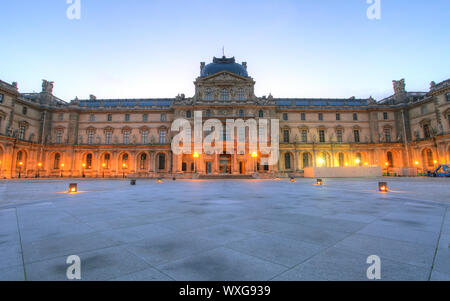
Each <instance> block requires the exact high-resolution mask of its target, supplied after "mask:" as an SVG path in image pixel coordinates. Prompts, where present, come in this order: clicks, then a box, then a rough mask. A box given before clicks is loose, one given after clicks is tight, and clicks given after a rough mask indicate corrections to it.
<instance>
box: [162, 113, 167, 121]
mask: <svg viewBox="0 0 450 301" xmlns="http://www.w3.org/2000/svg"><path fill="white" fill-rule="evenodd" d="M166 119H167V118H166V114H161V121H162V122H164V121H166Z"/></svg>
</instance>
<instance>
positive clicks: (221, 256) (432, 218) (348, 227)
mask: <svg viewBox="0 0 450 301" xmlns="http://www.w3.org/2000/svg"><path fill="white" fill-rule="evenodd" d="M384 180H387V181H388V182H389V188H390V189H391V190H393V191H392V192H389V193H387V194H382V193H378V192H377V188H378V181H379V180H378V179H351V180H350V179H326V180H325V186H322V187H320V186H315V185H313V184H314V180H312V179H299V180H297V182H296V183H291V182H289V181H287V180H282V181H269V180H237V181H234V180H224V181H175V182H173V181H168V180H166V181H164V183H160V184H158V183H156V182H155V181H151V180H139V181H138V182H137V186H130V185H129V181H121V180H105V181H102V180H76V181H75V182H78V183H79V189H80V190H81V192H80V193H77V194H73V195H69V194H67V193H65V191H66V190H67V188H68V184H69V183H70V182H74V181H70V180H41V181H34V180H23V181H1V182H0V254H1V257H0V280H33V281H40V280H67V278H66V269H67V267H68V266H69V265H68V264H66V259H67V256H69V255H78V256H79V257H80V258H81V276H82V280H367V277H366V271H367V269H368V267H369V266H370V265H369V264H367V263H366V260H367V257H368V256H370V255H377V256H379V257H380V258H381V277H382V280H450V249H449V245H450V212H448V207H449V205H450V198H449V187H450V185H449V183H450V182H449V179H419V178H413V179H407V178H391V179H384Z"/></svg>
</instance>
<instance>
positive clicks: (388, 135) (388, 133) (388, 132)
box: [384, 129, 391, 142]
mask: <svg viewBox="0 0 450 301" xmlns="http://www.w3.org/2000/svg"><path fill="white" fill-rule="evenodd" d="M384 139H385V140H386V142H391V130H390V129H385V130H384Z"/></svg>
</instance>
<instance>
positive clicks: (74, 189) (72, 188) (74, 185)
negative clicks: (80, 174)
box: [69, 183, 78, 193]
mask: <svg viewBox="0 0 450 301" xmlns="http://www.w3.org/2000/svg"><path fill="white" fill-rule="evenodd" d="M76 192H78V184H77V183H72V184H69V193H76Z"/></svg>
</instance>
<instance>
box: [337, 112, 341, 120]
mask: <svg viewBox="0 0 450 301" xmlns="http://www.w3.org/2000/svg"><path fill="white" fill-rule="evenodd" d="M336 120H338V121H339V120H341V114H339V113H337V114H336Z"/></svg>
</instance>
